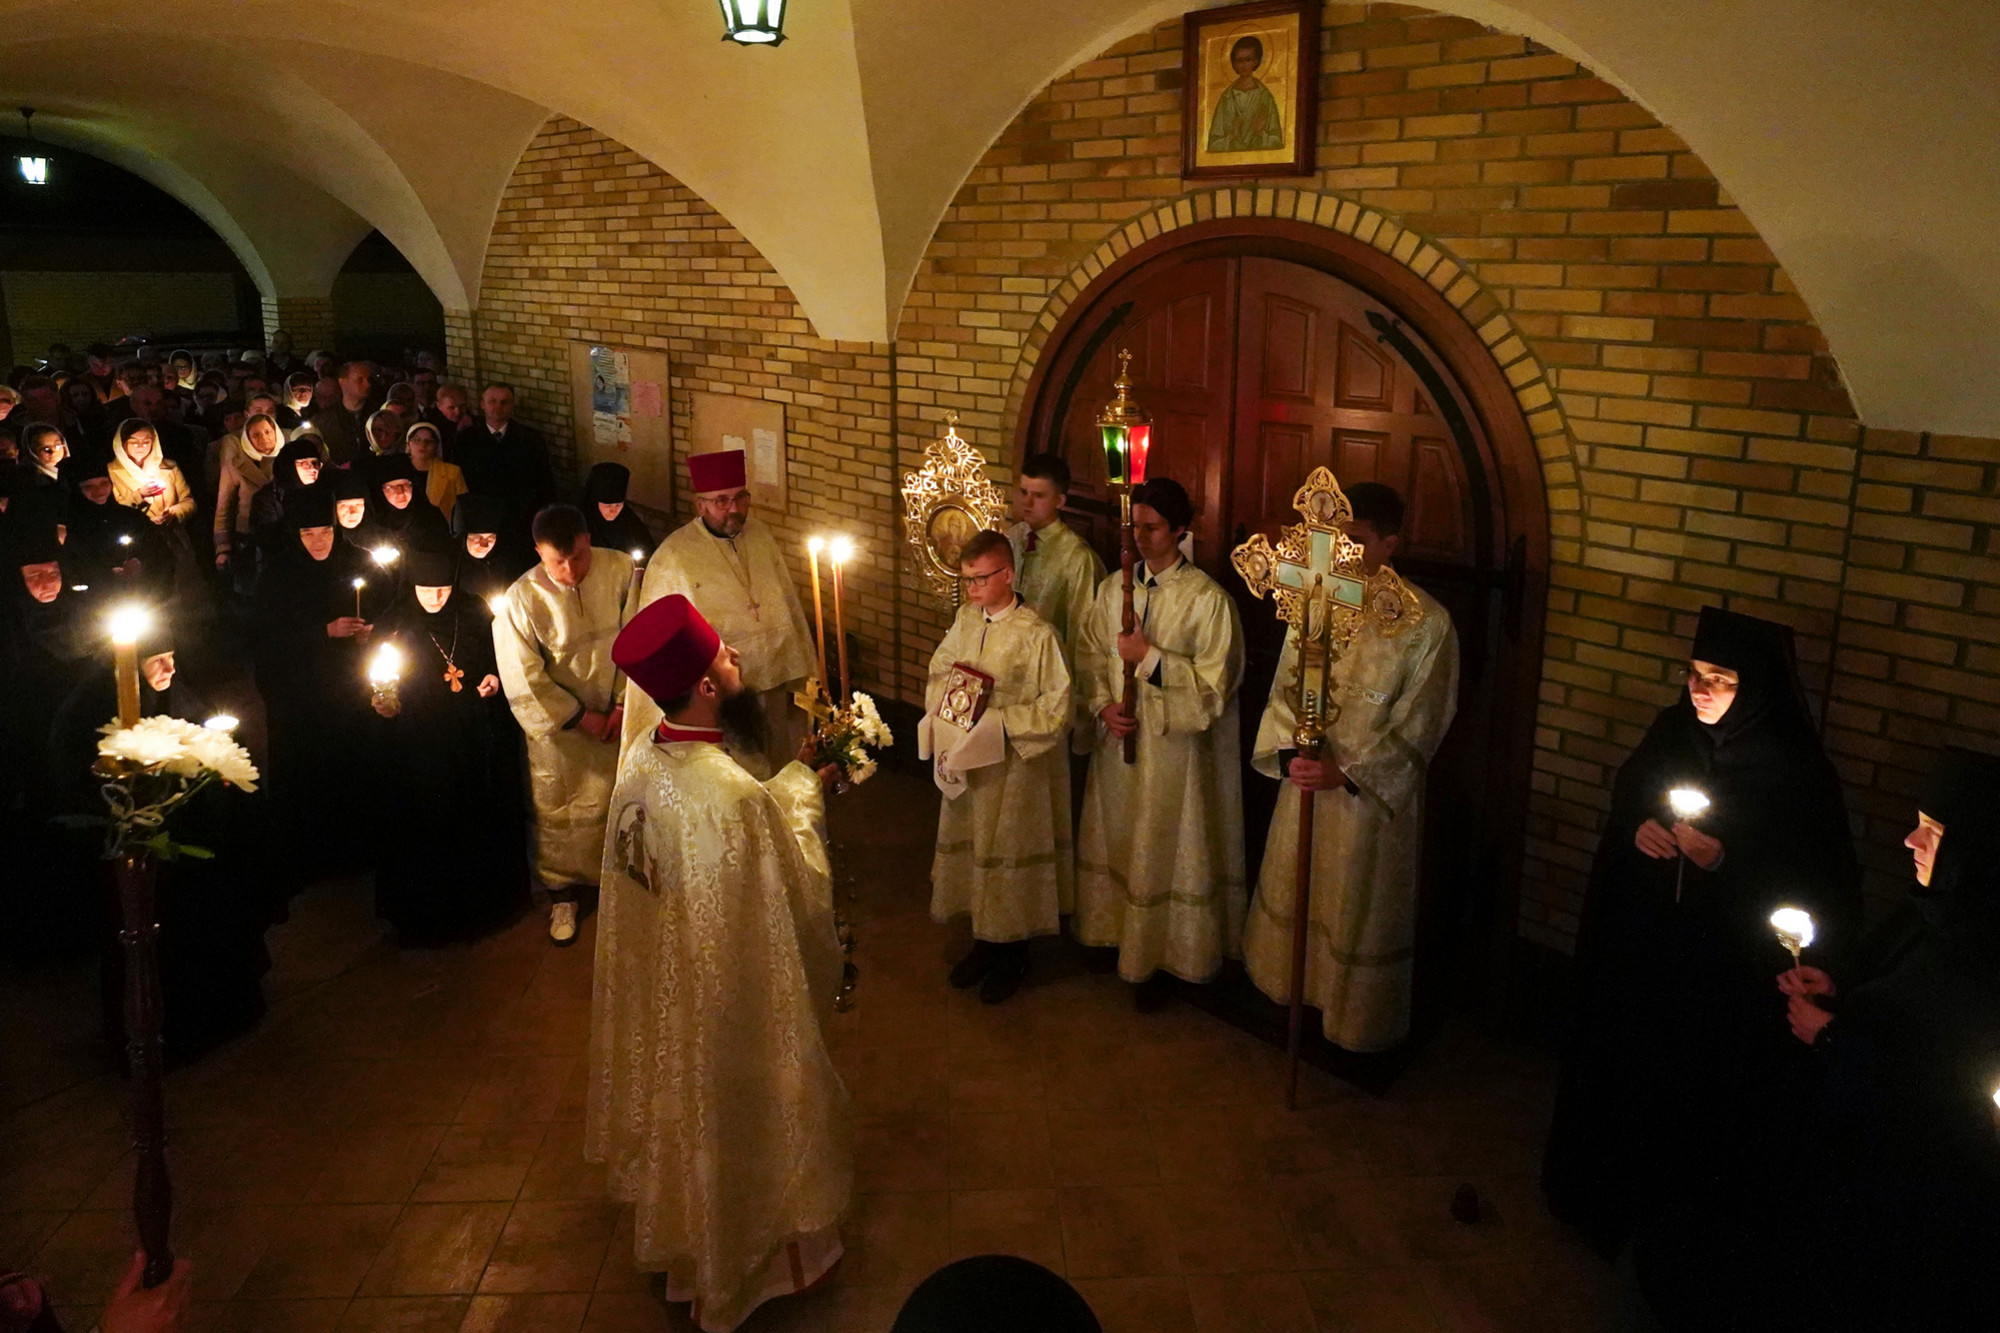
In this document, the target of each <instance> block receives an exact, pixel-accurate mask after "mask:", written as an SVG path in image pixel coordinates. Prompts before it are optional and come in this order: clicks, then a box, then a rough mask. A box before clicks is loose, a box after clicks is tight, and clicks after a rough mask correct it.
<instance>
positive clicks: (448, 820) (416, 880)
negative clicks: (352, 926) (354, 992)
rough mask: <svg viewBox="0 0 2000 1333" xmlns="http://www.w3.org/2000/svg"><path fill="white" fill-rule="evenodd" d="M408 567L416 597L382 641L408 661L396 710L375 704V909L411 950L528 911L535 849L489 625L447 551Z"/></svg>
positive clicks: (415, 558)
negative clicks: (530, 846) (503, 722)
mask: <svg viewBox="0 0 2000 1333" xmlns="http://www.w3.org/2000/svg"><path fill="white" fill-rule="evenodd" d="M406 563H407V566H408V576H409V579H408V581H409V589H408V591H406V592H405V593H403V595H402V597H401V598H400V599H399V600H398V601H397V603H396V605H395V606H394V607H393V608H392V609H391V610H390V611H389V612H388V613H387V614H385V615H384V616H383V617H382V619H381V621H380V622H379V623H378V624H377V625H376V634H375V638H376V641H377V642H385V643H394V644H395V645H396V647H397V649H398V650H399V651H400V652H401V654H402V660H403V675H402V679H401V681H400V682H399V684H398V687H397V695H398V707H396V708H395V709H393V710H392V709H391V708H390V707H389V706H388V705H387V704H386V703H385V702H381V701H377V702H376V703H375V711H376V712H377V713H378V714H380V715H381V719H382V720H381V721H380V723H378V725H377V734H378V738H379V741H378V753H379V754H380V756H381V759H382V763H381V765H380V768H379V770H378V771H379V773H380V774H381V777H382V779H383V781H384V783H385V785H384V786H383V788H382V790H381V791H380V796H381V798H382V800H383V810H382V821H381V824H380V828H381V832H382V835H383V836H382V837H381V839H380V840H379V841H378V842H377V845H376V854H377V861H376V869H375V910H376V912H377V913H378V914H379V915H381V916H383V917H385V918H387V919H388V920H389V921H390V922H391V923H392V924H393V925H394V926H395V927H396V930H397V933H398V934H399V935H400V936H401V937H402V940H403V942H404V943H405V944H408V945H416V946H428V945H434V944H441V943H444V942H447V941H450V940H460V939H470V938H472V937H474V936H478V935H482V934H485V933H486V932H488V931H490V930H492V929H494V928H495V927H497V926H499V925H502V924H504V923H505V922H506V921H508V920H509V919H511V918H512V917H513V915H514V914H515V913H516V912H518V911H519V910H520V909H521V908H522V907H523V906H524V905H525V904H526V902H527V885H528V881H527V873H528V867H527V855H526V849H527V841H526V833H525V828H524V824H523V820H522V808H521V795H520V793H521V789H522V778H521V768H520V755H519V741H518V739H516V740H515V741H514V744H513V745H512V746H508V745H507V744H505V743H504V741H505V739H506V737H507V732H506V731H505V730H503V729H501V728H500V727H498V726H496V725H495V723H496V720H497V719H496V716H495V714H496V712H497V713H498V714H501V715H505V714H507V702H506V700H505V699H503V698H501V697H500V677H499V668H498V667H497V666H496V665H495V664H494V659H493V626H492V616H491V614H490V613H489V612H488V610H487V608H486V607H485V606H484V605H482V604H480V603H479V602H478V601H476V600H475V599H473V598H471V597H468V596H465V595H463V594H462V593H460V592H459V591H458V590H457V589H456V588H455V586H454V585H455V583H456V581H457V571H456V568H455V566H456V561H455V559H454V557H453V555H452V553H451V551H450V550H448V549H434V548H424V547H419V548H418V549H416V550H414V551H412V552H411V553H410V554H409V555H408V557H407V558H406ZM508 721H509V723H510V725H511V717H510V718H508Z"/></svg>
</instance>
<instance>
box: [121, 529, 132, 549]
mask: <svg viewBox="0 0 2000 1333" xmlns="http://www.w3.org/2000/svg"><path fill="white" fill-rule="evenodd" d="M118 544H119V545H120V546H130V545H131V544H132V534H131V533H129V532H121V533H119V534H118Z"/></svg>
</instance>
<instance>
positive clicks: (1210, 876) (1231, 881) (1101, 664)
mask: <svg viewBox="0 0 2000 1333" xmlns="http://www.w3.org/2000/svg"><path fill="white" fill-rule="evenodd" d="M1144 569H1145V567H1144V566H1143V565H1142V566H1140V571H1141V575H1140V578H1139V580H1138V586H1136V587H1135V588H1134V589H1133V592H1132V605H1133V609H1134V611H1135V613H1136V614H1137V615H1138V617H1139V620H1140V627H1141V628H1142V629H1143V631H1144V632H1145V635H1146V639H1147V641H1148V642H1150V643H1151V644H1152V645H1153V653H1156V654H1157V655H1158V656H1157V660H1155V659H1154V657H1153V655H1152V654H1148V658H1147V660H1146V661H1144V662H1141V663H1140V664H1139V670H1138V677H1139V700H1138V704H1139V708H1138V720H1139V735H1138V742H1139V744H1138V762H1137V763H1134V764H1132V765H1129V766H1128V765H1127V764H1126V763H1125V747H1124V742H1123V741H1121V740H1120V739H1119V738H1118V737H1116V736H1114V735H1112V734H1111V731H1110V729H1109V728H1107V727H1106V726H1105V725H1104V723H1103V722H1102V720H1100V719H1099V718H1098V714H1099V713H1101V712H1102V711H1103V710H1104V709H1105V708H1107V707H1109V706H1110V705H1112V704H1114V703H1117V702H1119V701H1120V700H1121V699H1123V698H1124V697H1125V663H1124V662H1123V660H1121V659H1120V658H1119V656H1118V631H1119V627H1120V625H1121V623H1122V621H1123V617H1124V605H1125V598H1124V589H1123V582H1122V578H1121V576H1117V575H1114V576H1112V577H1109V578H1106V579H1105V580H1104V581H1103V583H1101V584H1100V585H1099V586H1098V589H1097V600H1096V601H1095V602H1094V603H1093V604H1092V608H1091V614H1090V616H1089V617H1088V618H1087V619H1086V620H1085V621H1084V625H1083V637H1082V639H1081V641H1080V642H1079V644H1078V647H1077V659H1078V660H1077V667H1078V672H1079V677H1080V681H1079V683H1080V693H1082V694H1083V695H1084V707H1083V708H1082V709H1080V710H1079V711H1080V712H1081V713H1084V714H1086V715H1087V716H1088V717H1089V719H1090V721H1089V725H1090V727H1091V729H1092V730H1091V732H1090V733H1089V734H1092V735H1094V736H1095V737H1096V745H1095V748H1094V750H1093V753H1092V756H1091V763H1090V785H1089V786H1088V787H1087V788H1085V791H1084V797H1083V829H1082V833H1081V835H1080V837H1079V838H1078V840H1077V862H1076V915H1075V917H1073V918H1072V919H1071V922H1070V925H1071V928H1072V929H1073V930H1074V931H1075V932H1076V937H1077V939H1078V940H1080V941H1082V942H1083V943H1084V944H1089V945H1094V946H1099V947H1115V948H1116V949H1117V950H1118V974H1119V975H1120V976H1122V977H1124V978H1125V979H1126V980H1127V981H1144V980H1145V979H1146V978H1147V977H1149V976H1151V975H1152V974H1153V973H1154V972H1155V971H1157V970H1159V969H1161V968H1164V969H1166V970H1167V971H1168V972H1171V973H1173V974H1174V975H1175V976H1177V977H1180V978H1181V979H1182V980H1184V981H1208V980H1210V979H1211V978H1213V977H1214V975H1215V973H1216V971H1217V970H1218V969H1219V968H1220V967H1221V966H1222V960H1223V959H1225V958H1237V957H1241V956H1242V930H1243V911H1244V902H1245V899H1246V898H1247V897H1248V890H1247V888H1246V886H1245V883H1244V877H1243V778H1242V764H1241V761H1240V759H1239V758H1238V753H1237V747H1238V744H1239V743H1240V742H1239V739H1238V728H1237V722H1236V687H1237V685H1238V684H1239V683H1240V682H1241V680H1242V678H1243V626H1242V623H1241V621H1240V619H1239V618H1238V616H1237V613H1236V603H1235V602H1233V601H1231V600H1230V597H1229V594H1228V593H1226V592H1224V591H1223V590H1222V588H1221V586H1220V585H1218V584H1217V583H1216V581H1215V580H1214V579H1212V578H1210V577H1209V576H1208V575H1207V574H1204V573H1203V572H1202V571H1201V570H1199V569H1197V568H1195V567H1194V566H1193V565H1192V564H1190V563H1188V562H1187V561H1186V560H1182V561H1180V562H1179V563H1177V564H1176V565H1174V566H1173V568H1171V569H1169V570H1167V571H1166V572H1164V573H1162V574H1159V575H1157V576H1155V586H1148V585H1147V583H1146V581H1145V575H1144ZM1156 678H1157V680H1158V683H1157V684H1155V683H1154V680H1155V679H1156Z"/></svg>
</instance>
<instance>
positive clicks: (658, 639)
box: [611, 593, 722, 703]
mask: <svg viewBox="0 0 2000 1333" xmlns="http://www.w3.org/2000/svg"><path fill="white" fill-rule="evenodd" d="M721 651H722V636H721V635H720V634H717V633H716V632H715V627H714V626H713V625H711V624H709V623H708V620H707V618H706V617H704V616H703V615H702V614H701V612H700V611H697V610H696V609H695V605H694V603H693V602H690V601H689V600H688V599H687V598H685V597H683V596H681V595H680V594H679V593H674V594H673V595H671V596H668V597H662V598H661V599H660V600H659V601H657V602H653V603H650V604H649V605H647V606H646V607H645V608H643V609H642V610H641V611H640V612H639V614H638V615H636V616H633V617H632V619H631V620H630V621H629V622H628V623H627V624H626V626H625V628H624V629H622V630H619V631H618V637H617V639H615V640H614V641H613V642H612V644H611V660H612V661H613V662H616V663H617V664H618V669H619V670H620V671H623V672H624V673H625V674H626V675H627V676H630V677H631V678H632V683H633V684H634V685H637V686H638V687H639V688H640V689H642V690H644V691H645V692H646V693H647V695H648V696H650V697H651V698H652V700H653V702H655V703H659V702H661V701H662V700H666V699H674V698H678V697H679V696H681V695H683V694H686V693H687V692H688V691H689V690H691V689H693V688H694V687H695V686H696V685H697V684H698V683H699V682H700V681H701V678H702V677H703V676H704V675H706V674H707V673H708V668H709V667H710V665H712V664H713V663H714V661H715V655H716V654H717V653H719V652H721Z"/></svg>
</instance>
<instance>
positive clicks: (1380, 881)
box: [1243, 482, 1458, 1051]
mask: <svg viewBox="0 0 2000 1333" xmlns="http://www.w3.org/2000/svg"><path fill="white" fill-rule="evenodd" d="M1347 498H1348V501H1349V502H1350V503H1351V504H1352V505H1353V506H1354V521H1353V522H1352V523H1350V524H1348V525H1347V534H1348V536H1350V537H1352V538H1353V539H1354V540H1355V541H1357V542H1359V543H1361V547H1362V552H1363V556H1362V559H1363V563H1364V565H1365V566H1366V567H1367V569H1368V571H1369V572H1370V573H1371V574H1372V573H1374V572H1375V571H1376V570H1378V569H1380V568H1381V567H1382V566H1383V565H1385V564H1387V563H1389V561H1390V558H1391V557H1392V556H1393V555H1394V554H1395V551H1396V546H1397V543H1398V539H1399V534H1400V533H1401V531H1402V525H1403V501H1402V497H1401V496H1399V495H1397V494H1396V492H1395V491H1394V490H1392V489H1390V488H1389V487H1387V486H1384V485H1381V484H1379V483H1377V482H1360V483H1357V484H1356V485H1354V486H1352V487H1349V488H1348V491H1347ZM1404 586H1405V587H1407V588H1409V590H1410V592H1411V594H1412V595H1413V596H1414V597H1415V599H1416V601H1417V604H1418V605H1419V606H1420V607H1421V608H1422V610H1423V618H1422V620H1421V621H1420V622H1419V623H1417V624H1415V625H1413V626H1410V627H1408V628H1406V629H1404V630H1403V631H1402V632H1401V633H1400V634H1396V635H1394V636H1391V635H1386V634H1383V633H1382V632H1381V631H1379V630H1378V629H1375V628H1374V627H1372V626H1371V627H1369V628H1366V629H1364V630H1362V632H1361V633H1360V634H1359V635H1357V636H1356V638H1355V640H1354V643H1353V645H1352V646H1351V647H1349V648H1348V650H1347V651H1346V652H1345V653H1343V654H1341V655H1340V656H1339V657H1337V658H1335V660H1334V665H1333V677H1332V680H1331V682H1330V685H1329V687H1328V691H1327V693H1328V695H1329V697H1330V698H1331V699H1332V701H1333V704H1334V706H1335V707H1336V709H1337V710H1338V711H1337V713H1336V715H1335V717H1334V719H1333V721H1332V723H1331V724H1330V725H1329V726H1328V728H1327V738H1326V746H1325V749H1324V750H1323V751H1322V754H1323V758H1322V759H1321V760H1319V761H1317V762H1315V761H1312V760H1308V759H1301V758H1299V757H1298V756H1297V755H1296V754H1295V753H1294V752H1293V750H1292V730H1293V728H1294V727H1295V726H1296V725H1297V721H1298V718H1297V713H1296V710H1295V708H1294V706H1293V705H1294V698H1295V696H1294V693H1293V688H1292V682H1293V680H1294V678H1295V676H1296V673H1297V664H1298V645H1297V643H1296V641H1295V639H1294V638H1293V637H1292V636H1289V635H1288V636H1287V638H1286V642H1285V649H1284V653H1283V655H1282V657H1281V658H1280V659H1279V662H1278V674H1277V677H1276V680H1275V682H1274V683H1273V685H1272V687H1271V700H1270V702H1269V703H1268V704H1267V705H1266V706H1265V708H1264V718H1263V721H1262V723H1261V724H1260V725H1259V727H1258V729H1257V746H1256V752H1255V756H1254V760H1253V762H1254V763H1255V764H1256V766H1257V771H1258V772H1260V773H1263V774H1265V775H1266V776H1268V777H1274V778H1277V777H1282V778H1283V779H1284V786H1283V787H1282V788H1280V790H1279V793H1278V808H1277V813H1276V814H1275V815H1274V816H1273V817H1272V820H1271V832H1270V836H1269V839H1268V840H1267V841H1266V842H1265V844H1264V866H1263V870H1262V872H1261V874H1260V875H1259V878H1258V881H1257V892H1256V894H1255V896H1254V898H1253V899H1252V901H1251V905H1250V917H1249V921H1248V924H1247V925H1246V926H1245V927H1244V943H1243V953H1244V962H1245V964H1246V966H1247V967H1248V969H1249V972H1250V978H1251V980H1253V981H1254V982H1256V983H1257V988H1258V989H1259V990H1261V991H1263V992H1264V993H1265V994H1266V995H1268V996H1270V997H1271V998H1272V999H1273V1000H1276V1001H1277V1002H1278V1003H1280V1004H1287V1003H1290V1000H1291V950H1292V923H1293V921H1294V919H1295V915H1296V914H1295V910H1294V906H1293V904H1294V903H1295V902H1296V901H1297V885H1298V879H1297V876H1298V843H1299V832H1298V830H1299V800H1300V794H1301V793H1302V792H1304V793H1310V794H1311V798H1312V801H1313V870H1312V899H1311V904H1312V905H1311V912H1310V921H1309V923H1308V927H1307V942H1306V984H1305V1002H1306V1003H1307V1004H1309V1005H1312V1006H1314V1007H1316V1008H1317V1009H1319V1010H1320V1013H1321V1027H1322V1029H1323V1030H1324V1032H1325V1033H1326V1038H1327V1040H1328V1041H1331V1042H1333V1043H1335V1044H1336V1045H1338V1046H1342V1047H1345V1048H1346V1049H1348V1050H1350V1051H1382V1050H1387V1049H1388V1048H1390V1047H1392V1046H1394V1045H1395V1044H1396V1043H1398V1042H1400V1041H1401V1040H1402V1039H1403V1038H1404V1037H1406V1036H1408V1035H1409V1031H1410V977H1411V971H1412V963H1413V962H1414V959H1415V956H1416V918H1417V876H1418V870H1419V866H1420V860H1421V854H1422V851H1423V836H1424V781H1425V778H1426V777H1427V776H1428V774H1429V771H1430V761H1431V756H1432V755H1434V754H1436V753H1437V748H1438V745H1439V743H1440V742H1442V741H1443V740H1444V734H1445V731H1446V730H1447V729H1448V728H1449V727H1450V726H1451V720H1452V717H1453V716H1454V715H1455V714H1456V713H1457V711H1458V635H1457V633H1456V632H1455V631H1454V630H1453V629H1452V626H1451V616H1450V615H1449V614H1448V613H1447V612H1446V611H1445V609H1444V608H1443V607H1442V606H1440V605H1439V604H1438V603H1437V601H1436V599H1434V598H1432V597H1431V596H1430V595H1429V594H1428V593H1425V592H1423V591H1422V590H1421V589H1418V588H1416V587H1414V586H1412V585H1411V584H1410V583H1409V581H1408V580H1407V579H1406V580H1404ZM1315 669H1317V668H1315ZM1315 683H1316V681H1315Z"/></svg>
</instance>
